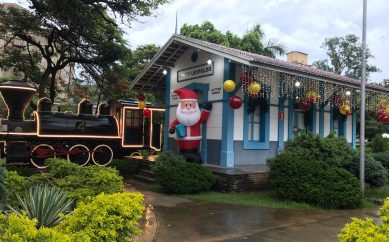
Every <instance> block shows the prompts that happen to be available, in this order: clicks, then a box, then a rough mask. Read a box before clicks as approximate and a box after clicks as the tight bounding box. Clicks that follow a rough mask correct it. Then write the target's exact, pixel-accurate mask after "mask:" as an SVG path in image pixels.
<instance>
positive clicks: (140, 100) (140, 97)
mask: <svg viewBox="0 0 389 242" xmlns="http://www.w3.org/2000/svg"><path fill="white" fill-rule="evenodd" d="M145 107H146V102H145V96H144V95H143V94H139V95H138V108H139V109H140V110H143V109H145Z"/></svg>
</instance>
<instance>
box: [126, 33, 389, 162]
mask: <svg viewBox="0 0 389 242" xmlns="http://www.w3.org/2000/svg"><path fill="white" fill-rule="evenodd" d="M227 80H231V81H233V82H234V84H235V88H233V90H232V91H231V90H229V92H227V91H226V90H225V89H224V83H225V81H227ZM253 83H255V84H253ZM254 86H255V88H254ZM183 87H185V88H191V89H193V90H194V91H195V92H196V93H197V95H198V98H199V103H200V104H201V103H206V102H212V103H213V109H212V111H211V115H210V117H209V119H208V121H207V122H206V123H205V124H203V127H202V143H201V149H200V152H201V157H202V160H203V163H205V164H209V165H214V166H219V167H225V168H233V167H238V166H252V165H265V164H266V159H267V158H270V157H274V156H276V155H277V154H278V153H279V152H281V151H282V150H283V149H284V146H285V142H287V141H288V140H291V139H293V137H294V136H295V135H297V134H298V133H300V132H313V133H316V134H320V136H323V137H324V136H327V135H329V134H330V133H331V132H333V133H334V134H335V135H338V136H343V137H345V138H346V139H347V142H348V143H349V144H350V146H352V147H353V148H355V147H356V129H357V118H356V117H357V115H356V114H357V112H358V109H359V105H360V100H359V97H360V81H359V80H355V79H351V78H348V77H345V76H341V75H337V74H335V73H332V72H327V71H323V70H320V69H317V68H315V67H312V66H309V65H308V60H307V55H306V54H304V53H301V52H291V53H289V54H288V60H287V61H283V60H278V59H274V58H270V57H266V56H262V55H258V54H254V53H249V52H245V51H241V50H237V49H232V48H228V47H225V46H221V45H217V44H213V43H209V42H205V41H201V40H197V39H192V38H188V37H184V36H181V35H173V36H172V37H171V38H170V39H169V40H168V41H167V43H166V44H165V45H164V46H162V47H161V49H160V51H159V52H158V53H157V54H156V55H155V56H154V58H153V59H152V60H151V62H150V63H149V64H148V65H147V66H146V67H145V69H144V70H143V71H142V72H141V73H140V74H139V75H138V76H137V78H136V79H135V80H134V81H133V82H132V84H131V86H130V88H131V89H132V90H134V91H140V92H161V91H163V92H164V94H165V107H166V117H165V130H164V150H173V151H176V150H177V147H176V142H175V140H174V139H175V135H171V134H169V133H168V124H169V123H170V122H172V121H173V120H174V119H175V113H176V108H177V105H178V101H179V98H178V96H177V95H175V94H173V93H172V90H174V89H177V88H183ZM366 91H367V92H366V96H367V99H366V104H367V109H371V110H376V108H377V105H378V103H379V102H380V100H383V99H385V96H386V95H387V94H389V89H386V88H384V87H382V86H379V85H375V84H368V85H367V87H366ZM240 101H241V105H240V103H239V102H240ZM239 106H240V107H239Z"/></svg>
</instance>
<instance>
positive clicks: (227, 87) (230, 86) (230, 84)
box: [223, 80, 236, 92]
mask: <svg viewBox="0 0 389 242" xmlns="http://www.w3.org/2000/svg"><path fill="white" fill-rule="evenodd" d="M235 87H236V85H235V82H234V81H233V80H227V81H225V82H224V84H223V88H224V91H226V92H232V91H234V90H235Z"/></svg>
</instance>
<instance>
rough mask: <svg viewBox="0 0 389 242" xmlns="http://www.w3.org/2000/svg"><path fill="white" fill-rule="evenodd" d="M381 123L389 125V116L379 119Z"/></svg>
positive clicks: (382, 116)
mask: <svg viewBox="0 0 389 242" xmlns="http://www.w3.org/2000/svg"><path fill="white" fill-rule="evenodd" d="M378 121H379V122H380V123H383V124H384V123H387V122H389V116H388V115H381V117H380V118H379V119H378Z"/></svg>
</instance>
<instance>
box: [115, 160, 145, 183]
mask: <svg viewBox="0 0 389 242" xmlns="http://www.w3.org/2000/svg"><path fill="white" fill-rule="evenodd" d="M111 166H112V167H113V168H115V169H116V170H118V171H119V173H120V175H121V176H122V177H124V178H129V177H130V176H132V175H135V174H136V173H137V172H138V171H139V169H140V161H139V160H137V159H130V160H119V159H113V160H112V162H111Z"/></svg>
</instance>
